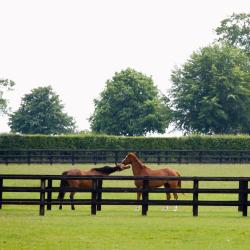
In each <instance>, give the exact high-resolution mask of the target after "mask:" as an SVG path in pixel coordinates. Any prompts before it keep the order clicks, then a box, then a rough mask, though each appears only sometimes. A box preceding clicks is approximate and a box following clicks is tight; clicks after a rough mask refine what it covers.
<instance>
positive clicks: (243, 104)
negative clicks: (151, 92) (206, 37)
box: [170, 45, 250, 134]
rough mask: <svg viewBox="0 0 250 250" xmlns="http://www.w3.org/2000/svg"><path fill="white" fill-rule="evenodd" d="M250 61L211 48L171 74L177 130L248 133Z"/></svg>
mask: <svg viewBox="0 0 250 250" xmlns="http://www.w3.org/2000/svg"><path fill="white" fill-rule="evenodd" d="M249 65H250V58H249V57H248V56H247V55H246V54H245V53H243V52H242V51H241V50H240V49H237V48H232V47H229V46H220V45H213V46H209V47H205V48H203V49H201V50H200V51H198V52H194V53H193V54H192V55H191V57H190V59H189V60H188V61H187V62H186V63H185V64H184V65H183V66H182V67H180V68H176V69H175V70H173V71H172V76H171V79H172V82H173V86H172V89H171V91H170V95H171V99H172V100H171V104H172V105H171V106H172V108H173V110H174V111H173V117H174V120H175V123H176V127H177V128H179V129H181V130H183V131H185V132H186V133H190V132H200V133H210V134H213V133H236V132H241V133H246V132H249V131H250V67H249Z"/></svg>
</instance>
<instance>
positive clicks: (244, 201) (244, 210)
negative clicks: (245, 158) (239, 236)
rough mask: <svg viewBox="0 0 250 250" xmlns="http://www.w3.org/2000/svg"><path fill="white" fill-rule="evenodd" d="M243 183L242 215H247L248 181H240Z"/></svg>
mask: <svg viewBox="0 0 250 250" xmlns="http://www.w3.org/2000/svg"><path fill="white" fill-rule="evenodd" d="M240 182H242V184H241V190H240V192H241V204H242V207H241V208H242V215H243V216H247V199H248V181H240Z"/></svg>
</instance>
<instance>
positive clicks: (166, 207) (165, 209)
mask: <svg viewBox="0 0 250 250" xmlns="http://www.w3.org/2000/svg"><path fill="white" fill-rule="evenodd" d="M164 187H165V188H170V186H169V184H168V183H165V184H164ZM166 198H167V200H168V201H169V200H170V199H171V194H170V193H169V192H166ZM162 210H163V211H168V205H166V206H165V207H164V208H163V209H162Z"/></svg>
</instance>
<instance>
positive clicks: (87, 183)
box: [58, 164, 130, 210]
mask: <svg viewBox="0 0 250 250" xmlns="http://www.w3.org/2000/svg"><path fill="white" fill-rule="evenodd" d="M128 168H130V166H126V165H123V164H120V165H119V164H118V165H117V164H116V166H115V167H110V166H104V167H101V168H91V169H89V170H80V169H70V170H68V171H65V172H63V173H62V175H64V176H65V175H66V176H71V175H76V176H84V175H90V176H94V175H98V176H108V175H110V174H112V173H114V172H116V171H123V170H125V169H128ZM60 187H74V188H76V187H82V188H91V187H92V180H61V184H60ZM64 195H65V192H63V191H60V192H59V194H58V200H59V201H62V200H63V198H64ZM74 195H75V192H71V193H70V201H71V209H72V210H74V209H75V206H74V204H73V203H72V202H73V201H74ZM59 209H62V204H60V206H59Z"/></svg>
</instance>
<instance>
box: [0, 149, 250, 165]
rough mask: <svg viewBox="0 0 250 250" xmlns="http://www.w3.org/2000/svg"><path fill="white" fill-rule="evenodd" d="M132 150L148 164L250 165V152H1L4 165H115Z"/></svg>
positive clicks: (0, 155) (0, 161) (1, 160)
mask: <svg viewBox="0 0 250 250" xmlns="http://www.w3.org/2000/svg"><path fill="white" fill-rule="evenodd" d="M131 151H133V152H136V153H137V154H138V156H139V157H140V158H141V159H142V160H143V161H144V162H147V163H158V164H160V163H250V150H243V151H240V150H220V151H217V150H216V151H215V150H209V151H203V150H166V151H163V150H126V151H125V150H0V163H5V164H9V163H26V164H32V163H39V164H40V163H46V164H54V163H70V164H76V163H94V164H96V163H111V162H120V161H121V160H122V159H123V158H124V157H125V155H126V154H127V153H128V152H131Z"/></svg>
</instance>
